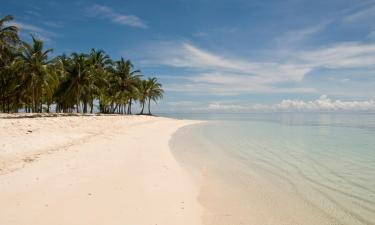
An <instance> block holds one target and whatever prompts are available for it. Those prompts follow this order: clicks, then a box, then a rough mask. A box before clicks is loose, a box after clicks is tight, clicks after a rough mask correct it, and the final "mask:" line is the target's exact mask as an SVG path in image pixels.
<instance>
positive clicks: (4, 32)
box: [0, 15, 19, 112]
mask: <svg viewBox="0 0 375 225" xmlns="http://www.w3.org/2000/svg"><path fill="white" fill-rule="evenodd" d="M12 20H13V17H12V16H10V15H8V16H5V17H3V18H1V19H0V102H1V105H0V111H7V112H10V110H11V106H12V108H13V107H14V104H13V103H14V98H15V97H16V96H15V94H14V93H13V92H14V89H15V83H14V81H15V76H14V75H15V71H13V69H14V68H15V65H16V64H14V63H13V61H14V60H15V58H16V55H17V50H18V49H17V48H18V44H19V37H18V28H17V27H16V26H6V25H5V24H6V23H9V22H10V21H12ZM17 65H18V64H17ZM17 67H18V66H17Z"/></svg>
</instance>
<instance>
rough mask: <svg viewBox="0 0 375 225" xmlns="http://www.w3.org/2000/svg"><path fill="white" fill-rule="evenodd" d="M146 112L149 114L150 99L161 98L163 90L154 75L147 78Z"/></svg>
mask: <svg viewBox="0 0 375 225" xmlns="http://www.w3.org/2000/svg"><path fill="white" fill-rule="evenodd" d="M147 83H148V93H147V97H148V114H150V115H151V109H150V108H151V100H153V101H154V102H156V101H157V100H159V99H161V98H163V94H164V90H163V89H162V85H161V83H159V82H158V80H157V79H156V77H152V78H148V80H147Z"/></svg>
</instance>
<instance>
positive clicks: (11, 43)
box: [0, 15, 19, 66]
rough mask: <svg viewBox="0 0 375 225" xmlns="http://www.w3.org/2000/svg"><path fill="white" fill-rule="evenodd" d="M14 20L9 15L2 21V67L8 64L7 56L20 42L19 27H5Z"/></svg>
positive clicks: (0, 35)
mask: <svg viewBox="0 0 375 225" xmlns="http://www.w3.org/2000/svg"><path fill="white" fill-rule="evenodd" d="M12 20H13V17H12V16H10V15H8V16H5V17H3V18H2V19H0V66H3V65H5V63H6V62H7V61H6V60H5V59H6V57H5V56H6V55H7V54H9V51H12V50H13V49H14V47H16V45H17V43H18V42H19V37H18V27H16V26H13V25H12V26H5V24H6V23H9V22H10V21H12Z"/></svg>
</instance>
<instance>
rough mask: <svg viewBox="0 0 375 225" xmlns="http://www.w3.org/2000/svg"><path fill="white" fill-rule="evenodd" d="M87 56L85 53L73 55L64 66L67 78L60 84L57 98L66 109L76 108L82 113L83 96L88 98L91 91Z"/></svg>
mask: <svg viewBox="0 0 375 225" xmlns="http://www.w3.org/2000/svg"><path fill="white" fill-rule="evenodd" d="M86 60H87V55H86V54H83V53H72V55H71V58H70V59H69V61H68V63H66V65H64V70H65V73H66V78H65V80H64V81H63V82H61V83H60V86H59V88H58V90H57V96H59V97H60V99H62V102H63V103H62V104H63V106H64V107H69V108H74V105H76V112H77V113H80V112H81V99H82V96H84V97H86V95H87V94H86V93H85V92H86V91H87V90H88V89H89V82H90V77H89V76H90V73H89V71H88V67H87V61H86Z"/></svg>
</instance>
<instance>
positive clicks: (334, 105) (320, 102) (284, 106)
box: [253, 95, 375, 112]
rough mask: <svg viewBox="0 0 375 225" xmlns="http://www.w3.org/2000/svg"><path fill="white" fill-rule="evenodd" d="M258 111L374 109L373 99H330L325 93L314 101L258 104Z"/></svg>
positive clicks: (256, 107)
mask: <svg viewBox="0 0 375 225" xmlns="http://www.w3.org/2000/svg"><path fill="white" fill-rule="evenodd" d="M253 109H254V110H258V111H298V112H336V111H375V101H374V100H368V101H342V100H332V99H330V98H328V96H326V95H322V96H320V98H319V99H316V100H314V101H302V100H291V99H285V100H282V101H281V102H280V103H278V104H275V105H263V104H258V105H255V106H254V107H253Z"/></svg>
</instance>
